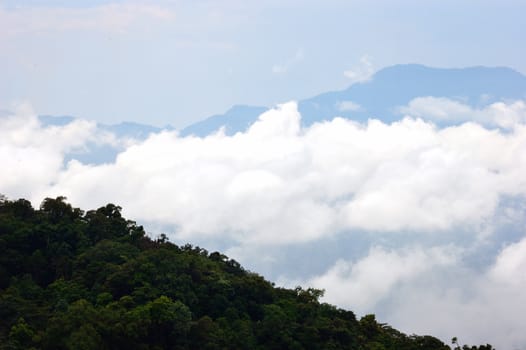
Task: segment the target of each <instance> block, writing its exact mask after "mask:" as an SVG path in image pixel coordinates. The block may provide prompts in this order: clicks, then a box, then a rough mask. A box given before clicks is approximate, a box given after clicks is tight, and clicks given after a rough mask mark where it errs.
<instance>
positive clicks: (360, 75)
mask: <svg viewBox="0 0 526 350" xmlns="http://www.w3.org/2000/svg"><path fill="white" fill-rule="evenodd" d="M373 74H374V66H373V64H372V62H371V58H370V57H369V56H368V55H364V56H362V57H361V58H360V64H359V65H357V66H355V67H353V68H351V69H348V70H346V71H344V72H343V75H344V76H345V77H346V78H348V79H349V80H350V81H351V84H354V83H363V82H366V81H368V80H370V79H371V77H372V76H373Z"/></svg>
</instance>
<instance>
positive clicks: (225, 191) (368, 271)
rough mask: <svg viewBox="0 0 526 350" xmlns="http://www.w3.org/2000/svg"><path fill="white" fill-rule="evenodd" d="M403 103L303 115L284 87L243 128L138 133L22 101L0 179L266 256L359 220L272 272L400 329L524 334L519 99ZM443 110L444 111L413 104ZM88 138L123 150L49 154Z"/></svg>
mask: <svg viewBox="0 0 526 350" xmlns="http://www.w3.org/2000/svg"><path fill="white" fill-rule="evenodd" d="M402 110H403V111H404V113H405V114H407V116H406V117H404V118H403V119H401V120H399V121H397V122H394V123H391V124H386V123H384V122H382V121H380V120H369V121H368V122H367V123H364V124H360V123H356V122H353V121H350V120H345V119H342V118H335V119H333V120H331V121H328V122H323V123H318V124H314V125H312V126H311V127H309V128H302V127H301V126H300V118H301V116H300V114H299V113H298V111H297V106H296V104H295V103H294V102H291V103H286V104H283V105H280V106H278V107H277V108H275V109H273V110H270V111H268V112H266V113H264V114H262V115H261V116H260V118H259V120H258V121H257V122H256V123H255V124H253V125H252V126H251V127H250V128H249V129H248V131H246V132H245V133H238V134H235V135H233V136H227V135H225V134H224V133H223V132H222V131H221V130H220V131H218V132H217V133H215V134H213V135H210V136H208V137H205V138H198V137H193V136H190V137H180V136H179V135H178V133H177V132H170V131H164V132H161V133H158V134H152V135H150V136H149V137H148V138H147V139H146V140H144V141H137V140H118V139H116V138H115V136H114V135H111V134H108V133H105V132H102V131H101V130H99V129H98V128H97V125H96V124H94V123H92V122H88V121H83V120H77V121H74V122H72V123H70V124H68V125H65V126H54V127H43V126H42V125H40V124H39V123H38V119H37V118H36V117H35V116H34V113H32V111H31V110H30V109H28V108H27V107H24V106H22V107H21V108H20V109H19V110H18V111H17V113H15V114H14V115H12V116H6V117H2V118H0V161H1V162H2V163H3V164H4V165H5V166H4V167H3V169H4V170H3V171H2V172H1V173H0V192H1V193H4V194H6V195H7V196H9V197H11V198H13V197H15V198H16V197H25V198H28V199H31V200H32V201H33V203H34V204H38V203H39V202H40V201H41V200H42V199H43V198H44V197H45V196H58V195H66V196H67V197H68V198H69V200H70V201H71V202H72V203H73V205H75V206H80V207H83V208H93V207H97V206H101V205H104V204H106V203H107V202H113V203H116V204H118V205H121V206H122V207H123V208H124V214H125V215H126V216H127V217H130V218H132V219H134V220H136V221H138V222H140V223H147V224H148V225H149V226H148V227H149V228H150V229H151V230H160V229H163V230H164V231H165V232H168V233H169V234H170V235H171V237H172V238H173V239H175V240H178V241H181V240H183V241H190V242H196V241H199V242H207V241H209V242H214V241H215V242H217V241H221V242H223V246H224V247H226V248H227V249H228V250H229V252H231V253H233V254H234V255H236V256H234V257H235V258H237V257H238V256H240V257H242V260H241V262H242V263H244V264H248V265H249V266H256V267H257V266H258V264H259V263H262V261H263V260H264V261H265V262H266V263H268V262H270V263H271V262H272V261H273V259H276V256H275V255H274V256H273V252H274V250H273V249H275V247H300V248H301V247H302V245H306V244H318V243H319V244H320V245H321V244H322V242H327V241H329V240H336V241H338V240H342V242H343V238H344V237H353V235H356V234H357V233H359V232H360V233H364V234H365V235H366V236H365V237H367V239H368V240H369V244H368V248H367V249H366V250H364V251H362V252H361V254H355V253H352V252H351V251H352V249H351V248H352V247H349V249H348V251H349V253H348V254H347V255H342V256H331V255H330V254H329V256H328V257H327V259H333V260H331V262H330V264H329V267H328V268H327V269H326V270H325V271H322V272H321V273H311V274H308V273H307V274H301V275H299V274H298V275H294V274H293V273H291V272H290V271H293V270H294V269H289V272H287V273H282V274H281V275H282V276H281V277H282V278H281V282H282V283H283V284H293V283H297V282H302V283H304V284H308V285H312V286H315V287H318V288H325V289H326V290H327V292H326V300H328V301H330V302H334V303H336V304H338V305H340V306H344V307H349V308H351V309H353V310H356V311H357V312H359V313H368V312H377V313H379V314H380V315H382V316H383V318H382V319H383V320H386V321H388V322H391V323H393V325H394V326H400V327H403V328H405V329H406V330H407V331H409V332H424V333H433V334H438V335H440V336H442V337H443V338H444V339H448V338H450V337H452V336H455V335H459V336H460V335H461V334H462V335H466V336H465V338H464V339H463V341H466V342H468V341H469V342H486V341H487V342H493V343H494V345H498V346H501V347H504V348H511V347H513V346H519V347H520V346H524V345H526V337H525V336H523V335H522V329H523V328H524V326H525V324H524V322H523V321H522V318H521V315H520V313H519V312H518V311H517V308H516V305H524V303H525V302H526V300H524V297H523V294H524V293H521V291H523V290H524V289H525V288H526V277H525V276H526V275H525V274H524V270H525V264H526V259H525V258H524V257H525V256H526V238H524V237H525V232H524V231H520V229H519V231H518V232H515V234H514V235H503V236H502V237H499V234H500V232H503V230H504V229H503V227H508V226H506V225H509V223H510V222H519V223H520V222H525V220H524V217H525V216H524V214H525V213H526V201H525V198H526V176H525V174H526V125H525V124H524V121H525V120H526V108H525V104H524V102H521V101H519V102H511V103H497V104H494V105H491V106H489V107H486V108H484V109H480V110H474V109H471V108H470V107H467V106H464V105H462V104H461V103H459V102H455V101H450V100H443V99H433V98H420V99H416V100H414V101H412V102H411V103H410V104H409V105H408V106H405V107H404V108H403V109H402ZM451 115H456V117H455V118H458V119H456V120H458V123H457V124H458V125H457V126H451V127H445V128H440V127H437V126H436V125H435V124H433V123H432V122H431V121H425V120H424V119H420V117H422V118H426V119H428V120H437V119H444V118H446V119H448V118H452V117H451ZM470 115H472V116H473V117H472V118H470V117H469V116H470ZM467 120H470V121H467ZM464 121H466V122H464ZM503 121H504V122H503ZM497 126H498V127H500V128H497ZM93 142H94V143H99V144H107V145H114V146H115V147H117V146H118V147H121V148H123V149H124V150H123V151H122V152H121V153H120V154H119V155H118V157H117V159H116V160H115V162H112V163H107V164H100V165H89V164H83V163H81V162H79V161H77V160H71V161H69V162H68V163H67V164H64V163H63V161H64V157H65V156H66V154H68V153H71V152H72V151H76V152H79V150H80V151H81V150H82V149H83V148H85V147H86V145H87V144H88V143H93ZM518 226H520V225H518ZM154 233H160V232H157V231H154ZM514 237H515V238H514ZM517 237H518V238H517ZM262 247H264V248H262ZM261 251H264V252H265V253H264V254H263V253H262V254H259V253H256V254H252V253H250V254H249V253H247V252H261ZM488 252H489V253H488ZM482 254H490V256H489V258H488V259H486V260H485V261H486V262H485V263H473V262H470V259H471V258H472V257H474V256H475V257H477V256H481V255H482ZM475 260H476V259H475ZM313 263H314V264H315V263H316V262H315V261H314V262H313ZM291 264H292V262H291ZM276 268H277V269H279V268H280V267H279V266H276ZM279 275H280V274H279V273H276V274H275V275H274V276H271V277H273V278H278V277H279ZM519 311H520V310H519ZM429 315H432V317H431V316H429Z"/></svg>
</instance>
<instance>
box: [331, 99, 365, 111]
mask: <svg viewBox="0 0 526 350" xmlns="http://www.w3.org/2000/svg"><path fill="white" fill-rule="evenodd" d="M337 108H338V110H339V111H341V112H345V111H353V112H356V111H360V110H362V106H360V105H359V104H358V103H356V102H353V101H342V102H340V103H338V104H337Z"/></svg>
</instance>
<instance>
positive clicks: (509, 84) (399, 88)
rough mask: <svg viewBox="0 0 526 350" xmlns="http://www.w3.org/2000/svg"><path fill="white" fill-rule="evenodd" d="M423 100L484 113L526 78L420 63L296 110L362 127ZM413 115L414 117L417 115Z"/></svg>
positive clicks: (235, 117)
mask: <svg viewBox="0 0 526 350" xmlns="http://www.w3.org/2000/svg"><path fill="white" fill-rule="evenodd" d="M424 97H427V98H429V97H433V98H445V99H448V100H451V101H457V102H458V103H459V104H462V105H464V106H466V105H467V106H470V107H472V108H474V109H480V108H484V107H485V106H488V105H490V104H492V103H495V102H499V101H513V100H518V99H524V98H526V77H525V76H524V75H522V74H521V73H519V72H517V71H515V70H513V69H510V68H505V67H469V68H459V69H448V68H431V67H426V66H423V65H418V64H404V65H396V66H391V67H387V68H384V69H382V70H380V71H378V72H377V73H376V74H374V75H373V76H372V77H371V78H370V79H369V80H368V81H365V82H360V83H355V84H352V85H351V86H349V87H348V88H347V89H345V90H341V91H329V92H326V93H322V94H319V95H317V96H314V97H311V98H306V99H303V100H299V101H298V110H299V112H300V113H301V116H302V125H303V126H309V125H312V124H313V123H316V122H321V121H324V120H331V119H332V118H334V117H337V116H339V117H343V118H348V119H352V120H356V121H360V122H362V121H366V120H367V119H370V118H375V119H379V120H381V121H384V122H392V121H395V120H398V119H400V118H401V117H402V116H403V114H404V112H405V111H404V109H403V106H407V105H409V104H410V103H411V101H415V99H418V98H424ZM284 102H285V101H284ZM426 102H427V101H426V100H423V101H421V103H420V106H422V105H424V107H425V106H426ZM270 107H271V106H248V105H235V106H233V107H231V108H230V109H229V110H227V111H226V112H225V113H223V114H217V115H213V116H211V117H208V118H206V119H204V120H202V121H199V122H196V123H194V124H191V125H189V126H187V127H185V128H183V129H182V130H180V135H181V136H189V135H195V136H199V137H204V136H207V135H210V134H212V133H214V132H216V131H218V130H219V129H221V128H223V130H224V133H225V134H226V135H233V134H235V133H236V132H240V131H245V130H247V129H248V127H249V126H250V125H252V124H253V123H254V122H255V121H256V120H257V119H258V116H259V115H261V114H262V113H263V112H265V111H266V110H268V109H269V108H270ZM412 112H413V115H414V114H415V111H414V110H413V111H412ZM425 112H429V110H426V111H425ZM416 114H418V113H416ZM430 115H431V116H432V113H422V115H421V116H420V115H418V116H419V117H422V118H423V119H429V118H430ZM453 117H454V113H453ZM39 120H40V122H41V123H42V124H43V126H50V125H61V126H63V125H66V124H68V123H70V122H72V121H73V120H75V118H74V117H71V116H48V115H45V116H39ZM463 121H465V119H462V117H461V116H458V117H457V118H451V116H448V118H447V119H441V118H435V119H434V120H433V122H434V123H435V124H437V125H439V126H447V125H455V124H458V123H460V122H463ZM482 122H483V121H482ZM97 126H98V128H99V129H100V130H102V131H106V132H109V133H112V134H114V135H115V136H116V137H117V138H118V139H122V138H130V139H135V140H143V139H145V138H146V137H147V136H148V135H149V134H151V133H158V132H160V131H162V130H175V128H174V127H172V126H170V125H167V126H166V127H163V128H159V127H155V126H152V125H147V124H139V123H132V122H122V123H120V124H114V125H106V124H98V125H97ZM119 151H120V148H119V147H118V146H115V145H109V144H102V145H101V144H96V143H93V144H90V145H89V146H88V147H87V148H85V149H83V150H81V151H75V152H72V153H70V154H68V155H67V156H66V159H65V160H66V161H68V160H70V159H77V160H79V161H81V162H83V163H94V164H100V163H103V162H109V161H112V160H113V159H115V156H116V155H117V154H118V152H119Z"/></svg>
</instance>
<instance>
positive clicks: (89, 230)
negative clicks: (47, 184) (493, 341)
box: [0, 196, 493, 350]
mask: <svg viewBox="0 0 526 350" xmlns="http://www.w3.org/2000/svg"><path fill="white" fill-rule="evenodd" d="M0 252H1V254H0V349H80V350H82V349H129V350H132V349H298V350H299V349H364V350H365V349H371V350H373V349H375V350H380V349H393V350H394V349H397V350H404V349H407V350H418V349H422V350H423V349H430V350H435V349H436V350H441V349H450V347H449V346H448V345H446V344H444V343H443V342H442V341H440V340H439V339H437V338H434V337H432V336H427V335H426V336H417V335H406V334H403V333H401V332H399V331H397V330H396V329H394V328H392V327H390V326H389V325H387V324H383V323H379V322H378V321H377V320H376V319H375V316H374V315H366V316H364V317H362V318H361V319H357V318H356V317H355V314H354V313H353V312H351V311H346V310H342V309H339V308H336V307H334V306H332V305H329V304H326V303H321V302H320V301H319V298H320V297H321V296H322V294H323V292H322V291H320V290H316V289H310V288H309V289H302V288H300V287H298V288H295V289H285V288H277V287H275V286H274V285H273V284H272V283H270V282H268V281H266V280H265V279H264V278H262V277H261V276H259V275H257V274H255V273H253V272H250V271H247V270H245V269H243V268H242V267H241V266H240V264H239V263H238V262H236V261H235V260H232V259H229V258H228V257H226V256H225V255H223V254H221V253H219V252H213V253H209V252H207V251H206V250H205V249H202V248H199V247H195V246H192V245H189V244H187V245H185V246H182V247H180V246H177V245H175V244H173V243H171V242H169V241H168V239H167V237H166V236H165V235H161V236H160V237H159V238H157V239H152V238H150V237H148V236H147V235H146V234H145V231H144V229H143V227H142V226H139V225H137V224H136V223H135V222H133V221H130V220H126V219H125V218H123V217H122V215H121V208H120V207H118V206H115V205H113V204H108V205H106V206H104V207H101V208H99V209H97V210H90V211H87V212H84V211H82V210H80V209H78V208H73V207H72V206H71V205H70V204H68V203H67V202H66V201H65V198H64V197H58V198H55V199H51V198H47V199H45V200H44V201H43V202H42V204H41V205H40V208H39V209H34V208H33V207H32V205H31V203H30V202H29V201H27V200H24V199H19V200H8V199H7V198H5V197H3V196H1V197H0ZM453 346H454V349H473V350H492V349H493V348H492V347H491V346H490V345H481V346H472V347H469V346H466V345H464V346H460V345H458V342H457V341H456V339H454V343H453Z"/></svg>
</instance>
